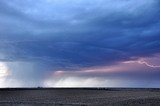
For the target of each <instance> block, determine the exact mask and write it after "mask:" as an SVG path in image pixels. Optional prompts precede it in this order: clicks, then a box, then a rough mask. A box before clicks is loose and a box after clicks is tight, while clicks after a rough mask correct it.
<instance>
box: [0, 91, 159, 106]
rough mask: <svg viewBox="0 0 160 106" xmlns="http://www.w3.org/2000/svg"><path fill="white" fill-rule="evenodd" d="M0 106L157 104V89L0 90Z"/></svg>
mask: <svg viewBox="0 0 160 106" xmlns="http://www.w3.org/2000/svg"><path fill="white" fill-rule="evenodd" d="M0 106H160V89H125V88H100V89H98V88H81V89H80V88H77V89H76V88H72V89H71V88H70V89H66V88H61V89H60V88H23V89H18V88H14V89H13V88H12V89H0Z"/></svg>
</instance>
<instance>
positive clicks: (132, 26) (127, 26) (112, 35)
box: [0, 0, 160, 70]
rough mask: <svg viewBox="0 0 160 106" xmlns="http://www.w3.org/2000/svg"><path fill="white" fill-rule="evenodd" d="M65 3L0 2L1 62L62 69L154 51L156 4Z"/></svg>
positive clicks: (159, 7) (152, 0)
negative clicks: (27, 62) (26, 62)
mask: <svg viewBox="0 0 160 106" xmlns="http://www.w3.org/2000/svg"><path fill="white" fill-rule="evenodd" d="M69 1H70V2H65V1H62V4H61V3H58V1H56V0H55V1H53V4H52V2H50V4H47V1H42V0H39V2H37V1H32V0H27V1H18V0H13V1H4V0H3V1H1V2H0V16H1V17H0V40H1V42H0V48H1V49H0V53H1V54H3V55H4V57H3V58H1V60H2V61H32V62H33V61H36V62H38V63H44V64H47V65H48V66H51V67H53V68H54V69H63V70H67V69H79V68H83V67H91V66H104V65H109V64H114V63H116V62H119V61H126V60H130V59H137V58H139V57H145V56H151V55H154V54H157V53H159V52H160V49H159V47H160V43H159V42H160V36H159V35H160V31H159V29H160V20H159V17H160V4H159V1H158V0H148V1H137V0H135V1H134V0H128V1H126V0H122V1H121V0H117V1H110V0H108V1H103V0H101V1H100V4H99V5H101V6H99V5H97V4H96V3H97V2H96V1H95V3H91V2H86V3H85V1H84V2H83V1H81V0H80V1H79V2H75V3H76V4H77V6H75V5H74V1H72V0H69ZM136 1H137V2H138V3H135V2H136ZM63 2H64V3H63ZM54 3H55V4H54ZM25 4H26V5H25ZM51 4H52V5H51ZM64 4H65V5H64ZM102 4H103V5H102ZM111 4H112V5H111ZM24 5H25V6H24ZM48 5H49V6H48ZM56 5H57V6H56ZM23 6H24V8H23ZM62 7H63V8H62ZM56 10H57V11H56ZM62 10H64V11H65V12H63V11H62ZM45 12H46V13H45Z"/></svg>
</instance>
